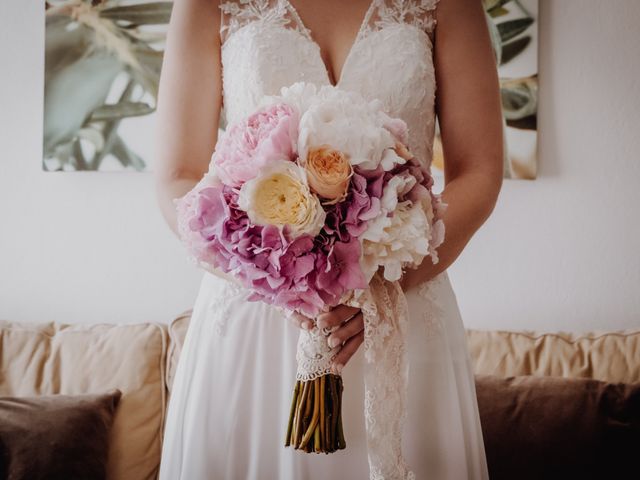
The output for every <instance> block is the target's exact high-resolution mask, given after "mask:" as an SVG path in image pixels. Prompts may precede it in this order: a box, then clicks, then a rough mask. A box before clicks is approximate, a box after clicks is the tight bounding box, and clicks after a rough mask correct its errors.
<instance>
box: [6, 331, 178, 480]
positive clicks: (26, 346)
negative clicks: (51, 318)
mask: <svg viewBox="0 0 640 480" xmlns="http://www.w3.org/2000/svg"><path fill="white" fill-rule="evenodd" d="M166 349H167V329H166V326H165V325H163V324H154V323H142V324H131V325H127V324H120V325H115V324H94V325H81V324H64V323H57V322H48V323H39V324H25V323H15V322H8V321H0V371H1V372H2V377H0V395H7V396H29V395H52V394H66V395H77V394H84V393H99V392H104V391H106V390H109V389H111V388H117V389H119V390H121V391H122V398H121V400H120V403H119V406H118V410H117V413H116V416H115V419H114V423H113V427H112V429H111V433H110V439H109V444H110V449H109V460H108V463H107V472H108V478H110V479H114V480H120V479H122V480H130V479H136V480H145V479H149V480H151V479H155V478H156V477H157V472H158V467H159V463H160V452H161V442H162V429H163V423H164V414H165V406H166V399H165V388H164V376H165V372H164V368H165V362H166Z"/></svg>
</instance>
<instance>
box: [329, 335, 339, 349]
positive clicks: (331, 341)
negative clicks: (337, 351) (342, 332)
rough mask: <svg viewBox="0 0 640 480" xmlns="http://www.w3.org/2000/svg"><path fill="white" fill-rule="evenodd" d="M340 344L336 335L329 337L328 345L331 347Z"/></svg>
mask: <svg viewBox="0 0 640 480" xmlns="http://www.w3.org/2000/svg"><path fill="white" fill-rule="evenodd" d="M339 344H340V339H339V338H336V337H331V338H329V346H330V347H331V348H333V347H337V346H338V345H339Z"/></svg>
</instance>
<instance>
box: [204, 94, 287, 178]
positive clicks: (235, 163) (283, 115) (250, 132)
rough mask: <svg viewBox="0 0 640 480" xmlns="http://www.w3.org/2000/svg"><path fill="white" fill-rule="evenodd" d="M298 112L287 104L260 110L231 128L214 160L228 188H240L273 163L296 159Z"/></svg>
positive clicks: (225, 134)
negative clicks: (261, 169) (262, 168)
mask: <svg viewBox="0 0 640 480" xmlns="http://www.w3.org/2000/svg"><path fill="white" fill-rule="evenodd" d="M298 118H299V115H298V112H297V111H296V110H294V108H293V107H292V106H290V105H288V104H285V103H278V104H273V105H269V106H266V107H263V108H261V109H260V110H258V111H257V112H255V113H253V114H252V115H250V116H248V117H247V118H246V119H244V120H243V121H241V122H237V123H234V124H233V125H230V126H229V128H228V129H227V130H226V131H225V132H224V133H223V134H222V135H221V136H220V137H219V138H218V142H217V144H216V148H215V151H214V153H213V155H212V157H211V161H212V163H213V169H214V171H215V173H216V175H217V176H218V177H220V179H221V180H222V182H223V183H224V184H225V185H228V186H231V187H239V186H241V185H242V184H243V183H244V182H246V181H247V180H251V179H252V178H254V177H255V176H256V173H257V172H258V171H259V170H260V168H261V167H263V166H264V165H266V164H267V163H270V162H272V161H273V160H293V159H294V158H295V155H296V144H297V138H298Z"/></svg>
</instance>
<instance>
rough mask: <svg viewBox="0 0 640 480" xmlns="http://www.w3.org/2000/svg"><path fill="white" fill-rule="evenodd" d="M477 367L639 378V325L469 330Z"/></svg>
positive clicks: (629, 380) (487, 371) (477, 370)
mask: <svg viewBox="0 0 640 480" xmlns="http://www.w3.org/2000/svg"><path fill="white" fill-rule="evenodd" d="M467 340H468V345H469V350H470V353H471V358H472V359H473V362H474V366H475V373H482V374H493V375H500V376H503V377H509V376H517V375H542V376H555V377H573V378H593V379H595V380H602V381H606V382H614V383H615V382H624V383H635V382H640V329H633V330H622V331H617V332H613V331H611V332H597V331H593V332H586V333H582V334H575V333H567V332H559V333H540V332H535V331H517V332H513V331H498V330H493V331H484V330H467Z"/></svg>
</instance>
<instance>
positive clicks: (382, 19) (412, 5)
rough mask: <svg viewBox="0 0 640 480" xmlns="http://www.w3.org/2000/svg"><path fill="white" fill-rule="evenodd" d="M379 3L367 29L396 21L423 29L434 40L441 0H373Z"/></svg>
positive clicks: (371, 29)
mask: <svg viewBox="0 0 640 480" xmlns="http://www.w3.org/2000/svg"><path fill="white" fill-rule="evenodd" d="M373 1H374V2H376V3H377V5H376V8H375V9H373V11H372V14H371V16H370V17H369V19H368V23H367V26H366V28H367V30H369V31H375V30H380V29H381V28H384V27H385V26H388V25H390V24H394V23H405V24H409V25H413V26H414V27H418V28H419V29H421V30H423V31H424V32H425V33H426V34H427V35H428V36H429V38H431V40H432V41H433V36H434V32H435V27H436V23H437V22H436V15H435V13H436V8H437V5H438V2H439V1H440V0H373Z"/></svg>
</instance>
